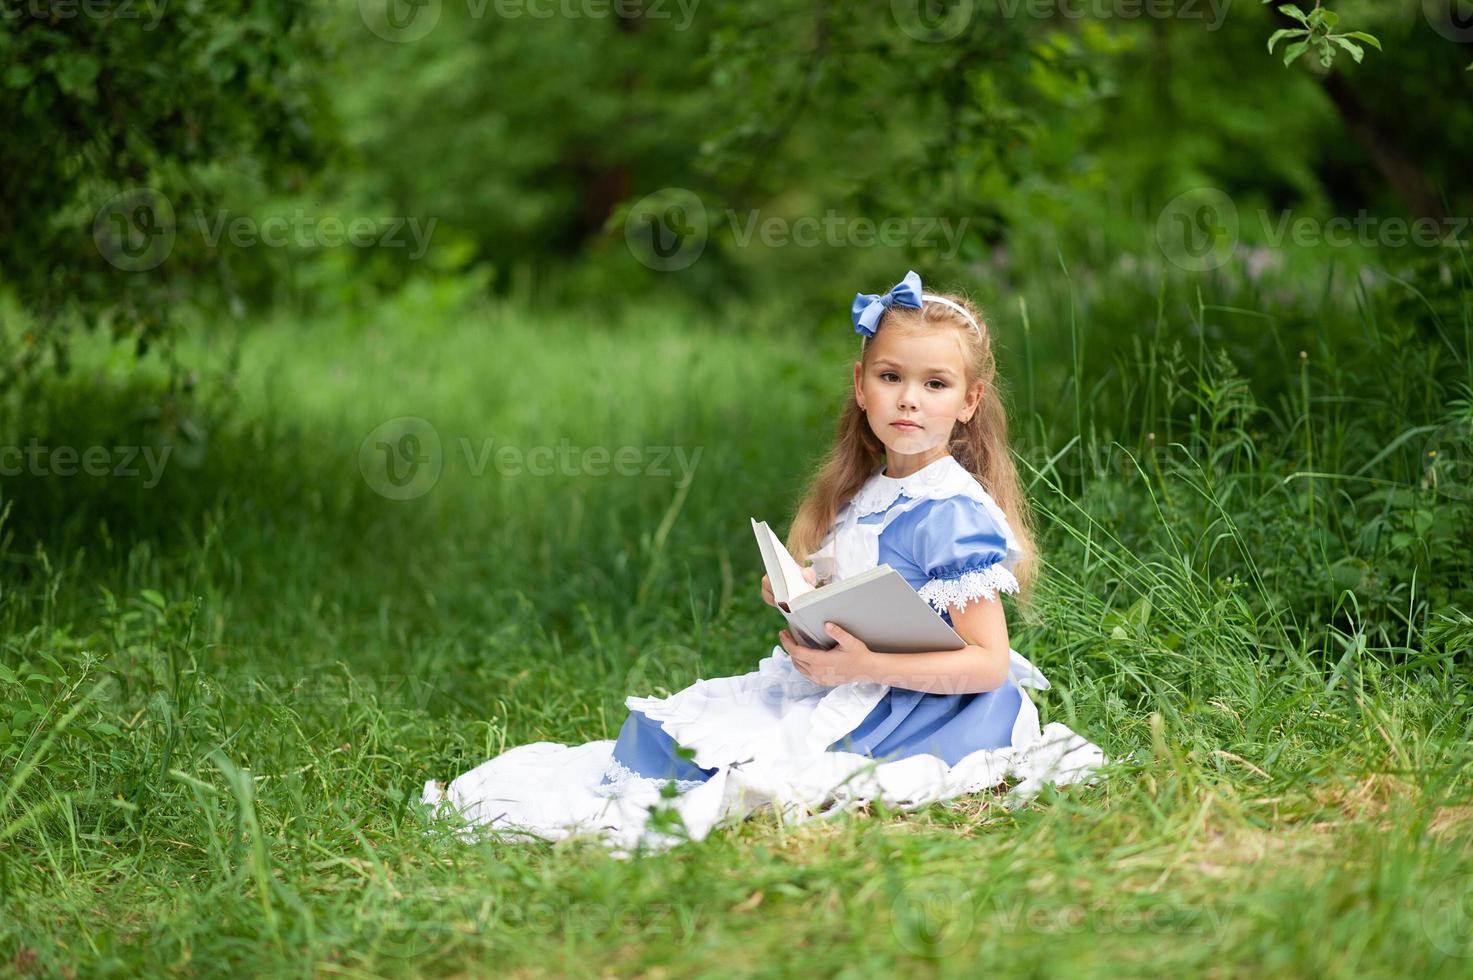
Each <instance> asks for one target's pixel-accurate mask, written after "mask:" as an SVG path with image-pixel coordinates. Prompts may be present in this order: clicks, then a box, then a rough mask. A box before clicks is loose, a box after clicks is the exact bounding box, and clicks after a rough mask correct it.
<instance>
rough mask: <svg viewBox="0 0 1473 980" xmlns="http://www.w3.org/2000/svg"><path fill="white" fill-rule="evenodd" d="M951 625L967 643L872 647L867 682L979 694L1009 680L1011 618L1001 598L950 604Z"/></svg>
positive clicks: (909, 688)
mask: <svg viewBox="0 0 1473 980" xmlns="http://www.w3.org/2000/svg"><path fill="white" fill-rule="evenodd" d="M949 612H950V613H951V624H952V627H953V628H954V629H955V630H956V631H957V633H958V635H960V636H961V638H962V639H963V640H966V641H967V646H965V647H964V648H962V649H960V650H937V651H935V652H933V653H876V652H875V651H873V650H872V651H870V656H869V664H868V670H867V671H866V672H865V674H866V675H865V676H864V677H863V678H856V679H863V680H873V681H879V682H880V683H882V684H887V685H889V686H890V687H899V688H905V689H907V690H911V691H924V692H926V693H928V694H980V693H982V692H984V691H995V690H997V689H998V688H999V687H1002V685H1003V683H1004V682H1005V681H1006V680H1007V679H1008V657H1009V651H1010V650H1011V649H1012V644H1011V643H1010V642H1009V640H1008V621H1007V617H1006V616H1005V615H1004V614H1003V608H1002V599H1001V598H1000V597H999V598H996V599H974V600H973V601H971V602H968V603H967V608H966V610H965V611H963V610H961V609H958V608H957V607H956V606H955V605H953V606H951V608H950V610H949Z"/></svg>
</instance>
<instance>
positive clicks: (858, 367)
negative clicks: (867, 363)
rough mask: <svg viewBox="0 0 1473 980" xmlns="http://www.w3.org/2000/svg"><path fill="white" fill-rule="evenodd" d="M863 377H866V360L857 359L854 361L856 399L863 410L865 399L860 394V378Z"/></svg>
mask: <svg viewBox="0 0 1473 980" xmlns="http://www.w3.org/2000/svg"><path fill="white" fill-rule="evenodd" d="M863 377H864V362H863V361H855V362H854V401H855V402H856V403H857V404H858V405H859V407H860V410H861V411H862V410H863V409H864V400H863V399H862V398H860V396H859V392H860V384H859V382H860V379H861V378H863Z"/></svg>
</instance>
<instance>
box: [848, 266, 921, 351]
mask: <svg viewBox="0 0 1473 980" xmlns="http://www.w3.org/2000/svg"><path fill="white" fill-rule="evenodd" d="M896 305H899V306H908V307H910V308H911V309H913V310H918V309H920V308H921V277H920V274H919V273H917V272H916V271H914V270H911V271H910V272H907V273H906V274H905V278H904V279H902V280H900V281H899V282H897V283H896V284H895V285H894V286H892V287H890V291H889V292H888V293H885V294H884V295H883V296H881V295H879V294H877V293H856V294H855V295H854V308H853V311H852V314H853V317H854V332H855V333H862V334H864V335H865V336H866V337H873V336H874V335H875V330H876V329H877V328H878V327H879V325H880V317H882V316H884V315H885V311H886V310H888V309H889V308H890V307H892V306H896Z"/></svg>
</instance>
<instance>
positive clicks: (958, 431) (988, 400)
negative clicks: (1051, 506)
mask: <svg viewBox="0 0 1473 980" xmlns="http://www.w3.org/2000/svg"><path fill="white" fill-rule="evenodd" d="M934 295H937V296H943V297H945V298H946V299H949V300H951V301H952V302H953V303H956V304H957V305H959V306H961V307H962V308H964V309H965V310H967V312H969V313H971V314H972V316H973V317H974V318H975V319H976V321H977V324H978V326H980V327H981V328H982V329H981V334H980V336H979V335H978V332H977V331H975V330H973V329H972V327H971V324H969V323H967V321H966V320H964V319H963V318H962V316H961V314H959V313H957V312H956V311H955V310H953V309H951V308H950V307H948V306H945V305H943V304H941V303H925V304H923V305H922V306H921V308H920V309H918V310H917V309H913V308H910V307H903V306H892V307H890V308H889V309H888V310H886V311H885V315H884V316H883V317H881V319H880V322H879V325H878V327H877V328H876V332H875V336H878V335H879V331H881V330H900V331H904V332H905V334H907V335H909V334H911V333H913V332H920V331H927V330H954V331H956V332H957V334H958V335H959V339H960V340H961V344H962V350H963V351H964V357H965V360H966V369H967V384H966V387H967V390H968V391H970V390H971V388H972V386H973V385H975V384H976V383H978V382H981V383H982V385H983V391H982V400H981V402H980V403H979V404H978V406H977V410H976V411H975V412H973V413H972V417H971V419H969V420H968V421H967V422H964V423H963V422H957V423H955V425H954V426H953V428H952V434H951V446H950V451H951V455H952V458H954V459H955V460H956V461H957V462H958V463H960V464H961V465H962V466H963V467H964V468H965V469H966V470H967V472H968V473H971V474H972V476H974V477H976V479H977V482H978V483H980V484H981V485H982V487H983V489H985V490H986V491H987V492H988V493H989V494H991V495H992V499H994V500H996V501H997V504H998V506H999V507H1001V508H1002V511H1003V513H1004V514H1005V515H1006V516H1007V519H1008V525H1009V526H1010V527H1011V528H1012V531H1013V536H1014V537H1015V538H1017V541H1018V545H1019V547H1021V548H1022V549H1023V551H1024V553H1025V557H1024V559H1023V560H1022V561H1021V562H1020V563H1019V565H1018V567H1017V568H1016V569H1015V574H1016V575H1017V578H1018V584H1019V585H1020V586H1021V587H1022V592H1021V593H1020V596H1019V598H1020V599H1022V600H1023V602H1024V604H1025V606H1026V605H1028V604H1029V603H1028V599H1029V597H1030V596H1031V592H1032V584H1033V581H1034V579H1035V578H1036V576H1037V574H1038V565H1039V560H1038V552H1037V547H1036V545H1035V537H1034V523H1033V513H1032V510H1031V509H1030V508H1029V506H1028V501H1027V499H1026V498H1025V497H1024V496H1023V485H1022V482H1021V481H1020V480H1019V479H1018V471H1017V468H1016V467H1015V466H1014V465H1013V458H1012V455H1011V454H1010V453H1009V451H1008V421H1007V412H1006V410H1005V408H1004V406H1003V402H1002V398H1001V395H1000V392H999V391H998V388H997V383H996V380H997V363H996V361H995V360H994V358H993V354H992V331H991V330H990V329H989V328H988V326H987V323H986V321H985V320H984V319H983V318H982V314H981V312H980V311H979V310H978V309H977V308H976V306H974V305H973V304H972V302H971V301H970V300H968V299H967V298H966V297H965V296H959V295H954V294H951V293H935V294H934ZM873 345H874V339H873V338H865V340H864V341H863V345H862V348H861V352H860V363H861V364H862V365H863V368H862V369H863V370H867V369H868V367H869V362H870V350H871V349H872V347H873ZM884 462H885V444H884V443H883V442H881V441H880V438H879V436H877V435H875V433H874V430H872V429H871V428H870V426H869V420H868V418H867V417H866V416H865V413H864V412H862V411H860V408H859V403H858V402H857V401H856V400H855V398H854V393H853V391H852V389H851V390H850V392H849V394H848V396H847V398H846V401H845V404H844V410H843V411H842V412H841V413H840V415H839V424H838V428H837V429H836V431H835V433H834V444H833V446H832V447H831V448H830V449H829V451H828V453H827V454H826V455H825V457H824V458H823V460H822V461H820V463H819V464H818V466H817V468H816V470H815V471H814V473H813V475H812V476H811V477H810V479H809V481H808V485H807V489H806V491H805V493H804V496H803V500H802V502H801V503H800V504H799V505H798V509H797V512H796V513H795V514H794V516H793V522H792V524H791V525H790V526H789V528H788V539H787V546H788V551H789V552H791V553H792V554H793V556H794V557H796V558H798V559H799V560H800V561H805V560H806V558H807V556H808V555H810V554H812V553H813V552H814V551H816V550H817V549H818V547H819V545H821V544H822V543H823V540H824V538H825V537H826V536H827V535H828V533H829V530H830V528H831V527H832V526H833V523H834V518H835V516H836V515H837V514H838V512H839V509H840V508H841V507H843V506H844V504H845V503H847V502H848V501H849V500H850V498H852V497H853V496H854V494H855V493H856V492H857V491H858V490H859V488H860V487H861V486H863V485H864V483H865V481H866V480H868V479H869V478H870V477H871V476H872V475H874V474H875V473H876V472H877V471H878V470H879V468H880V466H882V465H883V464H884Z"/></svg>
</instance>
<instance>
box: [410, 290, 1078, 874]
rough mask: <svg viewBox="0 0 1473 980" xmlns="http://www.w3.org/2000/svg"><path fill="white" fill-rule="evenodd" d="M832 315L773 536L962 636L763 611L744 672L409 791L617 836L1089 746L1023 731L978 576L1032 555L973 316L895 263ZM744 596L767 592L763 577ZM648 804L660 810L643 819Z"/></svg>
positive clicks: (836, 798)
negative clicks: (840, 382) (780, 531)
mask: <svg viewBox="0 0 1473 980" xmlns="http://www.w3.org/2000/svg"><path fill="white" fill-rule="evenodd" d="M852 317H853V321H854V328H855V331H856V332H857V333H859V334H861V335H862V336H861V340H860V351H859V361H858V362H857V363H856V364H855V365H854V393H853V397H852V398H851V399H847V400H846V404H845V407H844V411H843V413H842V415H841V417H840V419H839V426H838V432H837V435H836V439H835V442H834V446H833V448H832V449H831V450H830V452H829V454H828V457H827V458H826V460H825V461H824V463H823V464H822V466H821V468H820V469H819V471H818V473H817V475H816V476H815V478H814V479H813V481H812V484H811V486H810V489H809V491H808V493H807V495H806V496H805V498H804V499H803V501H802V503H801V504H800V505H799V507H798V511H797V514H796V516H795V517H794V519H793V523H792V526H791V528H790V529H789V534H788V541H787V546H788V550H789V551H790V552H791V553H792V554H794V555H804V556H806V557H807V559H808V560H809V561H810V562H811V565H810V567H808V568H806V569H804V574H805V576H807V577H808V579H809V581H811V582H814V583H815V584H826V583H827V582H829V581H840V580H843V579H846V578H848V577H850V576H852V575H855V574H857V573H859V572H862V571H865V570H867V569H870V568H874V567H875V566H876V565H877V564H879V563H882V562H883V563H885V564H888V565H889V566H890V567H891V568H894V569H895V570H896V571H898V572H899V573H900V574H901V575H902V576H903V577H904V578H905V579H906V581H908V582H909V583H910V584H911V585H912V586H914V587H915V589H916V591H917V592H918V593H919V594H920V595H921V596H922V598H924V599H926V600H927V601H928V602H929V603H930V604H931V605H932V607H933V608H935V610H936V611H937V612H938V613H940V614H941V616H942V618H943V619H945V620H946V621H947V622H948V623H950V624H951V626H952V627H953V628H954V629H955V630H956V631H957V633H958V634H959V635H960V636H961V637H962V638H963V640H964V641H965V642H966V644H967V645H966V647H964V648H963V649H960V650H938V651H934V652H930V653H904V654H891V653H881V652H877V651H873V650H870V649H869V648H868V647H867V646H866V645H865V644H864V642H863V641H862V640H861V639H860V638H858V637H856V636H853V635H851V634H849V633H847V632H845V631H844V630H843V629H841V628H840V627H839V626H837V625H836V624H829V633H830V635H831V636H832V637H833V638H834V640H835V641H836V642H837V646H835V647H833V648H832V649H830V650H818V649H813V648H809V647H805V646H803V645H801V644H799V643H798V642H797V641H796V640H795V639H794V638H793V636H792V635H791V634H790V633H789V632H788V631H787V630H783V631H782V632H781V633H779V635H778V640H779V646H777V647H774V648H773V650H772V653H771V654H770V655H769V656H768V657H767V658H766V659H764V660H763V661H762V662H761V663H760V664H758V666H757V669H756V670H755V671H752V672H751V673H748V674H743V675H740V676H736V677H723V678H715V679H713V680H701V681H697V682H696V683H695V684H693V685H691V686H690V687H688V688H686V689H684V690H682V691H679V692H677V693H675V694H673V695H671V696H670V697H667V698H654V697H638V696H634V697H629V698H627V699H626V701H625V703H626V705H627V706H628V707H629V709H630V711H629V715H628V717H627V718H626V719H625V720H624V723H623V727H622V728H621V729H620V731H619V736H618V739H617V740H615V741H608V740H604V741H598V742H589V743H586V744H585V745H581V746H564V745H559V744H557V743H552V742H537V743H533V744H531V745H524V746H519V747H517V748H514V749H511V750H508V751H507V752H504V753H502V754H501V755H500V756H497V757H496V758H495V759H492V760H490V761H489V762H486V763H483V764H482V765H481V766H479V767H477V768H476V769H473V770H471V771H470V772H468V773H465V774H464V775H462V776H460V777H459V778H458V779H456V780H455V781H454V782H452V783H451V784H450V787H449V789H448V792H447V791H443V790H441V789H440V787H439V785H438V784H436V783H434V782H433V781H431V782H430V783H427V784H426V786H425V793H424V802H426V803H429V804H439V803H440V802H441V801H444V800H447V799H448V801H449V802H450V803H452V804H454V807H455V811H456V812H458V814H459V815H460V816H462V817H464V818H465V819H466V820H468V821H469V822H470V823H471V824H472V825H475V824H489V825H491V826H494V827H498V828H504V829H506V830H508V831H510V832H511V833H512V835H513V836H515V837H540V838H545V839H549V840H558V839H561V838H563V837H566V836H569V835H570V834H574V833H579V832H588V833H590V834H592V835H594V836H596V837H598V838H599V839H601V840H603V841H604V842H605V843H608V844H611V845H612V846H613V847H614V848H615V850H616V853H617V854H620V855H627V854H628V853H629V849H630V848H633V847H636V846H639V845H648V846H653V847H660V846H665V845H668V844H670V843H674V842H676V841H678V840H681V839H688V838H690V839H693V838H700V837H704V836H705V835H706V833H707V832H709V830H710V829H711V828H712V827H713V826H714V825H715V824H716V823H718V822H719V821H721V820H723V819H731V818H735V819H740V818H741V817H742V816H744V815H745V814H747V813H749V812H751V811H753V810H755V809H757V808H758V807H761V806H766V805H772V806H775V807H777V808H779V809H780V810H781V811H783V812H784V813H785V814H789V815H791V816H793V817H795V818H797V819H802V818H804V817H806V816H811V815H814V813H815V811H818V812H823V813H832V812H837V811H841V810H845V809H851V808H853V807H854V806H858V805H860V804H862V803H865V802H867V801H869V800H872V799H881V800H884V801H885V802H888V803H891V804H893V805H905V806H918V805H922V804H925V803H929V802H932V801H934V800H939V799H946V798H950V797H953V796H957V795H961V794H963V793H968V792H974V791H976V790H979V789H982V788H985V787H989V786H996V785H998V784H1000V783H1002V782H1003V781H1004V780H1005V779H1006V778H1007V777H1008V776H1010V775H1011V776H1015V777H1018V778H1019V779H1020V780H1021V782H1020V784H1019V785H1018V786H1016V787H1014V789H1013V791H1012V795H1013V796H1014V797H1015V798H1017V799H1024V798H1027V797H1028V796H1030V795H1032V793H1033V792H1034V791H1036V790H1037V788H1038V787H1039V786H1040V785H1041V784H1042V783H1043V782H1044V781H1052V782H1057V783H1065V782H1073V781H1075V780H1077V779H1080V778H1085V777H1087V776H1090V775H1091V774H1092V773H1093V771H1094V770H1095V769H1097V768H1098V767H1099V766H1100V765H1101V764H1102V763H1103V762H1104V757H1103V755H1102V754H1101V753H1100V750H1099V749H1098V748H1097V747H1096V746H1094V745H1093V744H1091V743H1090V742H1088V741H1086V740H1084V739H1083V738H1081V737H1080V736H1078V735H1076V734H1074V733H1073V732H1072V731H1070V730H1069V729H1068V728H1066V727H1065V726H1063V725H1061V724H1057V723H1051V724H1050V725H1049V726H1048V727H1047V728H1046V729H1044V730H1042V731H1040V729H1039V724H1038V712H1037V710H1036V709H1035V708H1034V706H1033V703H1032V702H1031V701H1030V700H1029V699H1028V697H1027V696H1026V695H1025V694H1024V693H1023V691H1022V690H1021V688H1024V687H1034V688H1038V689H1046V688H1047V687H1048V682H1047V681H1046V680H1044V678H1043V676H1042V675H1041V674H1039V673H1038V671H1037V670H1035V669H1034V668H1033V666H1032V665H1031V664H1030V663H1029V662H1028V661H1027V660H1025V659H1024V658H1023V657H1022V656H1021V655H1019V654H1018V653H1017V652H1016V651H1014V650H1012V649H1011V647H1010V645H1009V640H1008V628H1007V621H1006V618H1005V616H1004V614H1003V607H1002V603H1001V600H1000V598H999V593H1000V592H1008V593H1022V591H1023V590H1024V589H1025V588H1027V587H1028V586H1029V584H1030V583H1031V581H1032V579H1033V577H1034V575H1035V569H1036V564H1037V560H1036V558H1035V557H1034V555H1033V552H1034V547H1033V538H1032V535H1031V533H1030V529H1029V517H1028V511H1027V504H1026V501H1025V500H1024V498H1023V495H1022V490H1021V487H1020V485H1019V481H1018V476H1017V473H1016V471H1015V470H1014V468H1013V464H1012V459H1011V457H1010V456H1009V454H1008V449H1007V420H1006V418H1005V415H1004V411H1003V406H1002V403H1001V401H1000V399H999V397H998V393H997V390H996V388H995V386H994V377H995V374H996V367H995V364H994V362H993V354H992V344H991V337H990V335H989V332H988V330H987V327H986V325H985V324H984V323H983V321H982V318H981V316H980V315H979V314H978V313H977V311H976V309H975V308H974V307H973V306H972V305H971V304H970V303H969V302H968V301H967V300H966V299H965V298H963V297H960V296H953V295H946V294H939V293H927V292H924V291H923V288H922V285H921V280H920V276H918V275H917V274H916V273H915V272H909V273H907V274H906V276H905V279H904V280H902V281H901V282H900V283H898V284H897V285H896V286H895V287H894V288H893V289H891V290H890V291H889V292H887V293H884V294H882V295H874V294H864V293H860V294H858V295H856V297H855V299H854V304H853V309H852ZM879 464H883V465H882V468H880V469H879V470H878V471H876V469H875V468H876V466H877V465H879ZM762 596H763V599H764V600H766V601H767V602H768V603H772V602H773V595H772V590H771V585H770V583H769V582H768V581H767V578H766V577H765V576H764V577H763V579H762ZM1020 597H1021V596H1020ZM672 781H673V790H674V792H673V793H672V792H671V790H670V788H669V787H670V785H671V783H672ZM661 805H663V806H665V807H667V808H668V809H672V810H674V811H675V816H676V818H677V819H674V820H670V819H664V820H657V821H652V820H651V816H652V815H653V814H655V813H656V812H657V811H659V810H660V809H661Z"/></svg>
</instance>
